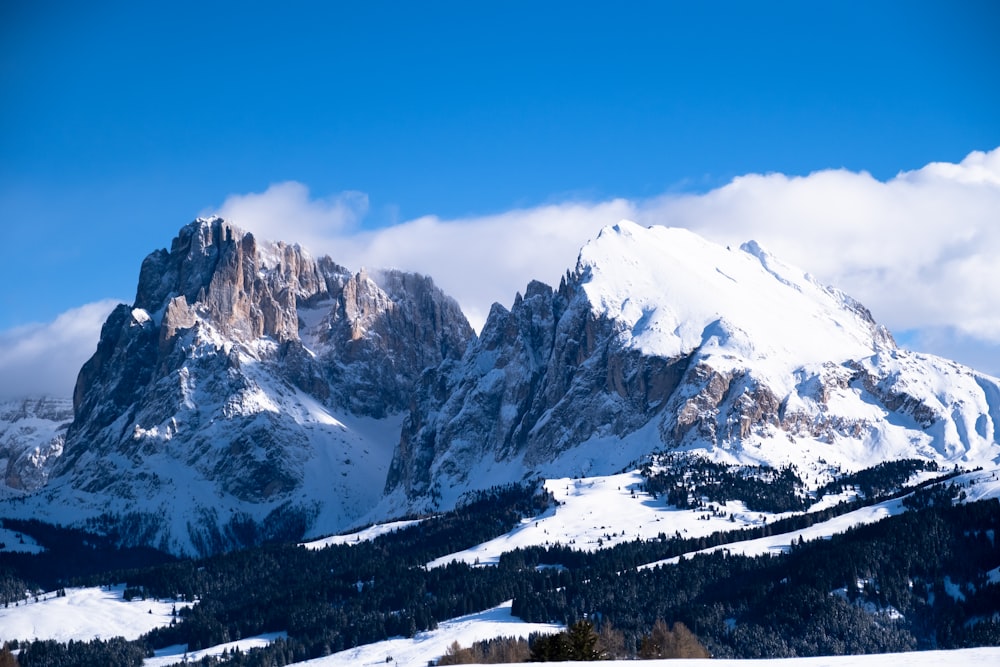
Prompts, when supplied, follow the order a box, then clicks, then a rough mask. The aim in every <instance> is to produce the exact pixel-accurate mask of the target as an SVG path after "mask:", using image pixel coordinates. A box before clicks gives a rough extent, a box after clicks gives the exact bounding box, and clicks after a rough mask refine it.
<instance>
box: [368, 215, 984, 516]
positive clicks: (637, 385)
mask: <svg viewBox="0 0 1000 667" xmlns="http://www.w3.org/2000/svg"><path fill="white" fill-rule="evenodd" d="M997 387H998V384H997V381H996V380H995V379H993V378H988V377H986V376H983V375H980V374H978V373H975V372H974V371H972V370H970V369H967V368H963V367H961V366H959V365H957V364H953V363H951V362H947V361H945V360H941V359H937V358H934V357H929V356H926V355H918V354H914V353H910V352H907V351H905V350H901V349H899V348H898V347H897V346H896V344H895V342H894V341H893V340H892V337H891V336H890V335H889V333H888V332H887V331H886V330H885V329H884V328H883V327H881V326H879V325H878V324H877V323H876V322H875V320H874V319H873V318H872V316H871V313H870V312H869V311H868V310H867V309H866V308H864V306H862V305H861V304H859V303H858V302H857V301H855V300H854V299H852V298H850V297H849V296H847V295H845V294H843V293H842V292H839V291H838V290H836V289H832V288H829V287H826V286H824V285H821V284H820V283H818V282H816V281H815V280H814V279H812V278H811V277H809V276H808V275H805V274H803V273H801V272H799V271H796V270H795V269H793V268H792V267H789V266H787V265H784V264H782V263H781V262H780V261H778V260H777V259H775V258H774V257H773V256H771V255H769V254H768V253H767V252H765V251H764V250H763V249H762V248H760V246H759V245H757V244H755V243H748V244H746V245H744V246H743V247H742V248H740V249H739V250H729V249H727V248H722V247H720V246H715V245H713V244H711V243H709V242H707V241H705V240H704V239H701V238H699V237H696V236H694V235H693V234H691V233H689V232H686V231H684V230H671V229H666V228H651V229H643V228H640V227H638V226H637V225H634V224H632V223H627V222H626V223H621V224H620V225H617V226H615V227H613V228H608V229H605V230H604V231H603V232H602V234H601V236H600V237H599V238H598V239H596V240H595V241H593V242H591V243H590V244H589V245H588V246H587V247H585V248H584V250H583V251H582V252H581V255H580V260H579V262H578V264H577V267H576V269H575V270H574V271H573V272H571V273H568V274H567V275H566V277H565V278H564V279H563V281H562V283H561V285H560V286H559V289H558V290H553V289H551V288H550V287H548V286H546V285H543V284H541V283H537V282H533V283H531V284H530V285H528V287H527V290H526V291H525V294H524V296H523V297H522V296H521V295H518V296H517V298H516V299H515V300H514V304H513V306H512V307H511V309H510V310H507V309H505V308H503V307H501V306H499V305H495V306H494V308H493V310H492V311H491V313H490V316H489V318H488V320H487V322H486V324H485V326H484V328H483V331H482V334H481V336H480V338H479V340H478V341H476V342H475V343H474V344H473V345H472V346H471V348H470V350H469V352H468V353H467V354H466V356H465V358H464V359H463V360H462V361H461V362H459V363H454V362H450V363H446V364H444V365H443V366H441V367H440V368H439V369H438V370H437V371H435V372H434V373H432V374H430V375H429V376H427V377H425V378H424V381H423V382H422V384H421V385H420V389H421V391H420V394H419V398H418V400H417V402H416V407H415V409H414V410H413V411H412V412H411V413H410V415H409V416H408V417H407V419H406V421H405V422H404V424H403V430H402V435H401V438H400V444H399V446H398V448H397V450H396V452H395V455H394V458H393V461H392V465H391V467H390V469H389V475H388V477H387V484H386V493H387V494H388V496H389V497H390V498H392V497H395V498H396V504H397V505H401V504H405V503H406V502H408V503H409V504H410V506H411V507H415V508H418V509H428V508H434V507H446V506H448V505H450V504H451V503H453V502H454V501H455V499H456V498H457V497H459V495H460V494H461V493H462V492H464V491H466V490H468V489H469V488H481V487H484V486H488V485H490V484H496V483H500V482H508V481H517V480H519V479H521V478H526V477H532V476H536V475H542V476H567V475H581V474H610V473H613V472H616V471H618V470H621V469H623V468H625V467H627V466H629V465H631V464H634V463H635V462H636V461H637V460H638V459H641V458H642V457H645V456H648V455H649V454H650V453H651V452H653V451H658V450H669V449H684V450H701V451H703V452H704V453H705V454H706V455H709V456H711V457H713V458H716V459H718V460H720V461H723V462H727V463H740V464H755V465H756V464H761V463H764V464H770V465H774V466H781V465H787V464H789V463H792V464H795V465H797V466H798V467H799V468H800V469H803V470H810V471H812V472H813V473H814V476H815V477H816V478H819V477H822V476H823V475H824V474H826V473H828V472H829V471H830V470H833V469H857V468H861V467H866V466H868V465H874V464H875V463H878V462H880V461H882V460H885V459H886V458H902V457H914V458H925V459H930V460H934V461H937V462H942V463H950V464H954V463H962V464H970V463H977V462H988V461H990V460H991V459H992V458H993V457H996V456H997V455H998V454H1000V448H998V446H997V440H998V436H1000V412H998V403H997V396H998V393H997ZM821 462H823V463H821ZM400 498H405V499H407V500H406V501H401V500H399V499H400Z"/></svg>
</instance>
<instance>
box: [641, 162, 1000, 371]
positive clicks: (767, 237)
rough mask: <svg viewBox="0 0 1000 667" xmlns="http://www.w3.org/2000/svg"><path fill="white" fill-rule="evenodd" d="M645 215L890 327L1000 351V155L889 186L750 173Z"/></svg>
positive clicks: (931, 169) (840, 176) (941, 166)
mask: <svg viewBox="0 0 1000 667" xmlns="http://www.w3.org/2000/svg"><path fill="white" fill-rule="evenodd" d="M640 217H641V218H642V220H643V221H644V222H665V223H667V224H671V225H677V226H682V227H688V228H690V229H692V230H694V231H697V232H699V233H701V234H703V235H705V236H707V237H709V238H712V239H715V240H718V241H720V242H725V243H740V242H742V241H744V240H746V239H748V238H754V239H756V240H757V241H758V242H760V243H761V245H763V246H764V247H766V248H768V249H769V250H771V251H772V252H774V253H775V254H776V255H778V256H780V257H782V258H783V259H785V260H786V261H788V262H791V263H793V264H796V265H798V266H800V267H802V268H804V269H806V270H808V271H810V272H812V273H813V274H814V275H816V276H817V277H819V278H820V279H821V280H823V281H824V282H826V283H830V284H833V285H836V286H837V287H840V288H841V289H843V290H844V291H846V292H848V293H849V294H851V295H852V296H854V297H855V298H857V299H858V300H860V301H861V302H862V303H864V304H865V305H867V306H868V307H869V308H870V309H871V310H872V312H873V313H874V315H875V317H876V318H877V319H878V320H879V321H881V322H882V323H884V324H886V325H887V326H888V327H889V328H890V329H893V330H896V331H903V330H911V329H924V328H929V327H935V328H950V329H953V330H954V331H955V332H956V333H957V334H961V335H964V336H967V337H971V338H975V339H979V340H983V341H988V342H991V343H1000V289H998V288H997V285H998V283H1000V269H998V264H997V262H996V259H995V258H996V257H998V256H1000V224H998V223H1000V149H996V150H994V151H992V152H989V153H981V152H976V153H972V154H970V155H969V156H968V157H967V158H966V159H965V160H963V161H962V162H961V163H959V164H946V163H933V164H930V165H927V166H926V167H924V168H922V169H919V170H916V171H911V172H904V173H901V174H899V175H898V176H896V177H895V178H892V179H890V180H888V181H886V182H881V181H878V180H876V179H874V178H872V177H871V176H870V175H869V174H867V173H853V172H849V171H846V170H828V171H821V172H817V173H814V174H810V175H809V176H804V177H794V178H790V177H787V176H784V175H781V174H769V175H765V176H760V175H750V176H744V177H740V178H737V179H734V180H733V181H732V182H731V183H729V184H727V185H725V186H723V187H721V188H719V189H717V190H713V191H711V192H708V193H706V194H704V195H684V196H679V197H665V198H663V199H661V200H659V201H651V202H645V203H644V204H643V210H642V212H641V213H640ZM998 365H1000V363H998ZM998 370H1000V369H998Z"/></svg>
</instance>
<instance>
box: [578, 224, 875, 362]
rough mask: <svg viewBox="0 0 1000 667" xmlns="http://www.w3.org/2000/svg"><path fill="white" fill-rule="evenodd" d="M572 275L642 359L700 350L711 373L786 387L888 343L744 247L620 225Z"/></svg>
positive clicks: (863, 321) (836, 296)
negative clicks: (748, 367) (805, 368)
mask: <svg viewBox="0 0 1000 667" xmlns="http://www.w3.org/2000/svg"><path fill="white" fill-rule="evenodd" d="M577 271H578V272H580V273H582V274H583V275H584V279H583V288H584V291H585V292H586V295H587V298H588V299H589V300H590V303H591V305H592V308H593V311H594V313H595V314H597V315H598V316H601V317H607V318H610V319H614V320H616V321H617V322H618V323H620V324H621V325H622V327H623V331H622V333H621V336H622V339H623V340H624V341H625V343H626V344H627V345H628V346H630V347H634V348H636V349H639V350H641V351H642V352H643V353H644V354H646V355H650V356H662V357H676V356H680V355H683V354H687V353H689V352H691V351H692V350H694V349H695V348H698V347H702V348H703V354H704V355H705V357H706V358H712V360H713V362H714V365H715V367H716V368H717V369H718V370H723V369H724V368H725V367H726V361H727V360H729V361H730V362H731V363H732V364H733V365H734V366H735V364H736V363H737V362H739V361H743V362H745V361H746V360H749V359H756V360H760V361H763V362H766V364H767V366H766V371H767V372H768V374H769V375H773V376H775V377H787V376H788V375H789V371H791V370H794V368H796V367H798V366H802V365H806V364H812V363H817V362H819V363H822V362H827V361H832V362H841V361H845V360H847V359H857V358H861V357H866V356H869V355H870V354H872V353H873V352H874V351H875V346H876V345H878V344H884V343H886V342H887V341H888V338H889V336H888V333H887V332H886V331H884V330H882V329H880V328H878V327H877V326H875V325H874V323H873V322H872V321H871V319H870V316H868V315H867V312H866V311H863V310H861V309H859V308H858V306H857V304H856V303H854V302H853V300H851V299H850V298H849V297H847V296H845V295H844V294H842V293H840V292H837V291H836V290H832V289H829V288H827V287H824V286H822V285H820V284H819V283H817V282H816V281H815V280H813V279H812V278H810V277H809V276H807V275H805V274H802V273H801V272H799V271H797V270H795V269H793V268H792V267H789V266H787V265H785V264H783V263H782V262H781V261H780V260H778V259H776V258H774V257H773V256H771V255H770V254H768V253H767V252H765V251H764V250H762V249H761V248H760V247H759V246H758V245H757V244H756V243H753V242H749V243H747V244H744V246H742V247H741V248H740V249H738V250H731V249H730V248H724V247H722V246H719V245H716V244H714V243H711V242H709V241H707V240H705V239H703V238H701V237H700V236H698V235H696V234H694V233H693V232H690V231H687V230H685V229H678V228H668V227H650V228H643V227H640V226H639V225H637V224H635V223H633V222H630V221H622V222H620V223H618V224H617V225H614V226H613V227H610V228H606V229H604V230H603V231H602V232H601V234H600V236H599V237H598V238H597V239H596V240H595V241H593V242H591V243H589V244H587V245H586V246H585V247H584V248H583V250H582V251H581V253H580V260H579V263H578V265H577ZM760 368H761V369H763V368H765V367H760Z"/></svg>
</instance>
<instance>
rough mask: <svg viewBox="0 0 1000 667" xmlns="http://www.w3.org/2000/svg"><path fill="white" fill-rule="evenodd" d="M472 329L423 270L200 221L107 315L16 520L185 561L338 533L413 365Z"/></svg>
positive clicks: (371, 481)
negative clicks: (335, 257)
mask: <svg viewBox="0 0 1000 667" xmlns="http://www.w3.org/2000/svg"><path fill="white" fill-rule="evenodd" d="M473 336H474V333H473V331H472V329H471V327H470V326H469V324H468V322H467V321H466V319H465V317H464V316H463V315H462V313H461V311H460V309H459V308H458V305H457V304H456V303H455V302H454V301H453V300H452V299H450V298H448V297H446V296H445V295H444V294H443V293H442V292H441V291H440V290H439V289H437V288H436V287H435V286H434V284H433V283H432V282H431V280H430V279H429V278H425V277H423V276H419V275H415V274H405V273H400V272H395V271H385V272H377V273H376V272H372V273H367V272H365V271H364V270H362V271H360V272H357V273H352V272H350V271H348V270H347V269H345V268H343V267H341V266H338V265H337V264H335V263H334V262H333V261H332V260H330V259H329V258H327V257H323V258H320V259H318V260H314V259H312V258H311V257H310V256H309V255H308V254H307V253H306V252H305V251H304V250H302V249H301V248H300V247H299V246H295V245H286V244H284V243H269V242H263V241H257V240H256V239H254V237H253V236H252V235H251V234H247V233H245V232H243V231H242V230H240V229H238V228H236V227H234V226H233V225H231V224H229V223H228V222H225V221H223V220H221V219H219V218H213V219H199V220H197V221H195V222H194V223H192V224H190V225H188V226H186V227H184V228H183V229H181V231H180V233H179V235H178V236H177V238H175V239H174V241H173V244H172V246H171V249H170V250H169V251H167V250H165V249H164V250H159V251H156V252H154V253H152V254H150V255H149V256H148V257H147V258H146V259H145V261H144V262H143V264H142V269H141V272H140V276H139V284H138V290H137V294H136V299H135V303H134V304H133V305H131V306H126V305H121V306H119V307H118V308H117V309H116V310H115V311H114V312H113V313H112V314H111V315H110V316H109V317H108V320H107V321H106V323H105V325H104V327H103V330H102V333H101V339H100V342H99V344H98V347H97V351H96V352H95V354H94V356H93V357H92V358H91V359H90V360H89V361H88V362H87V363H86V364H85V365H84V366H83V368H82V369H81V371H80V374H79V378H78V381H77V385H76V390H75V395H74V400H73V403H74V411H75V418H74V420H73V423H72V425H71V426H70V427H69V429H68V431H67V433H66V436H65V446H64V451H63V453H62V456H61V457H59V458H58V460H57V462H56V463H55V466H54V468H53V470H52V473H51V478H50V481H49V484H48V485H47V486H46V487H45V489H44V491H43V492H42V493H41V494H40V495H38V496H36V497H34V498H31V499H29V500H27V501H24V502H22V503H20V504H19V505H18V506H17V507H19V508H21V509H19V510H18V509H16V508H15V513H21V514H23V513H25V512H28V513H30V514H31V515H32V516H35V517H41V518H49V519H51V520H57V521H59V522H66V523H81V522H89V525H90V526H92V527H98V528H101V529H106V530H116V531H118V532H119V533H120V534H121V535H122V536H123V538H124V540H125V541H126V542H133V543H145V544H152V545H154V546H158V547H161V548H164V549H166V550H169V551H172V552H176V553H210V552H214V551H217V550H220V549H225V548H230V547H233V546H237V545H241V544H253V543H256V542H259V541H261V540H266V539H271V538H276V537H287V538H290V539H296V538H298V537H301V535H302V534H303V533H304V532H307V531H309V530H314V531H319V532H331V531H334V530H338V529H341V528H343V527H345V526H347V525H349V524H350V523H351V522H352V521H354V520H356V519H357V518H358V517H360V516H361V515H362V514H364V513H365V512H367V511H368V510H369V509H370V508H371V506H372V505H373V504H374V503H375V502H377V500H378V498H379V496H380V492H381V489H382V486H383V484H384V480H385V474H386V468H387V466H388V463H389V458H390V456H391V452H392V447H393V445H394V444H395V441H396V440H397V437H398V435H397V434H398V425H399V422H400V420H401V418H402V413H403V410H405V408H406V407H407V406H408V403H409V400H410V399H409V397H410V395H411V393H412V390H413V386H414V385H415V383H416V382H417V379H418V378H419V376H420V374H421V373H422V372H423V371H424V369H425V368H428V367H434V366H437V365H438V364H440V363H441V361H442V360H444V359H449V358H454V359H457V358H460V357H461V355H462V354H463V352H464V350H465V347H466V345H467V344H468V342H469V341H470V340H471V339H472V338H473Z"/></svg>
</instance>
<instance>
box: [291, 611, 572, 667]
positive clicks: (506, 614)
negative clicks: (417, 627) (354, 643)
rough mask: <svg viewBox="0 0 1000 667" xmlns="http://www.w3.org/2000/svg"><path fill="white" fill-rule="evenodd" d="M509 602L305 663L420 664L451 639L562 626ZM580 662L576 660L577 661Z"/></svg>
mask: <svg viewBox="0 0 1000 667" xmlns="http://www.w3.org/2000/svg"><path fill="white" fill-rule="evenodd" d="M510 608H511V602H505V603H504V604H502V605H500V606H498V607H494V608H493V609H487V610H486V611H481V612H479V613H476V614H469V615H468V616H461V617H459V618H455V619H452V620H450V621H444V622H442V623H440V624H439V625H438V628H437V629H436V630H428V631H427V632H418V633H417V634H416V635H415V636H414V637H413V638H412V639H407V638H404V637H400V638H397V639H388V640H386V641H383V642H377V643H374V644H366V645H364V646H359V647H357V648H353V649H348V650H346V651H341V652H339V653H334V654H333V655H331V656H327V657H325V658H317V659H315V660H307V661H306V662H304V663H302V664H304V665H316V666H317V667H318V666H323V667H339V666H341V665H342V666H343V667H356V666H358V665H375V664H381V665H385V664H392V665H397V666H398V667H403V666H404V665H420V667H424V666H425V665H427V664H428V662H429V661H430V660H433V659H436V658H439V657H441V656H442V655H444V653H445V651H447V650H448V647H449V646H451V644H452V642H456V641H457V642H458V643H459V644H460V645H462V646H470V645H471V644H472V643H473V642H477V641H483V640H486V639H493V638H494V637H524V638H525V639H527V638H528V636H529V635H531V634H532V633H536V632H537V633H554V632H559V631H560V630H562V629H563V628H562V627H561V626H558V625H552V624H548V623H525V622H523V621H521V620H520V619H518V618H517V617H515V616H511V614H510ZM576 664H579V663H576Z"/></svg>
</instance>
